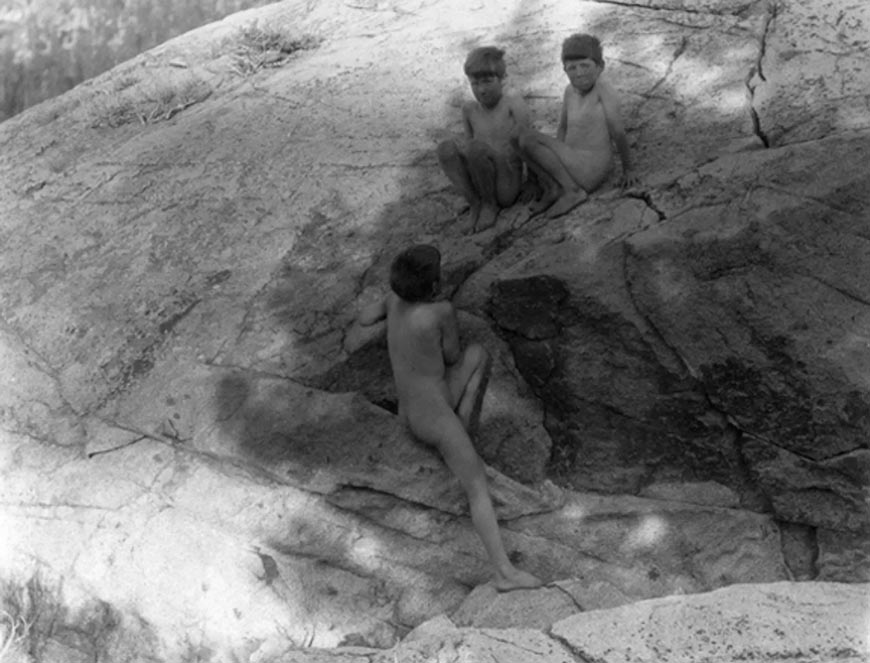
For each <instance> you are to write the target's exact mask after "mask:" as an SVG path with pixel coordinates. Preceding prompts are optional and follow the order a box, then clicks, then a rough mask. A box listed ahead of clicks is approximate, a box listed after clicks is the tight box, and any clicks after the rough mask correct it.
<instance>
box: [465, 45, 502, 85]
mask: <svg viewBox="0 0 870 663" xmlns="http://www.w3.org/2000/svg"><path fill="white" fill-rule="evenodd" d="M464 68H465V75H466V76H469V77H474V76H481V75H484V76H485V75H487V74H494V75H495V76H498V77H499V78H504V74H505V71H506V70H507V67H506V66H505V63H504V51H503V50H501V49H500V48H496V47H495V46H480V47H478V48H475V49H474V50H472V51H471V52H470V53H469V54H468V57H467V58H465V67H464Z"/></svg>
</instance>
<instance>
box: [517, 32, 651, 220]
mask: <svg viewBox="0 0 870 663" xmlns="http://www.w3.org/2000/svg"><path fill="white" fill-rule="evenodd" d="M562 66H563V68H564V70H565V73H566V74H567V75H568V80H569V81H570V83H569V85H568V86H567V87H566V88H565V94H564V97H563V101H562V115H561V118H560V119H559V129H558V131H557V133H556V138H552V137H550V136H545V135H544V134H542V133H540V132H537V131H531V130H529V131H524V132H523V133H522V134H521V135H520V137H519V148H520V152H521V153H522V155H523V159H525V161H526V163H527V164H528V166H529V169H530V170H531V171H532V172H534V173H535V175H536V176H537V179H538V181H539V182H540V183H541V185H542V187H543V189H544V193H543V195H542V196H541V199H540V200H539V201H538V202H536V203H534V204H533V205H532V207H531V210H530V211H531V213H532V216H534V215H535V214H540V213H542V212H544V211H547V210H549V211H547V216H548V217H549V218H555V217H558V216H561V215H563V214H566V213H568V212H569V211H571V210H572V209H574V208H575V207H577V205H579V204H580V203H582V202H583V201H584V200H586V198H587V197H588V194H589V192H590V191H593V190H595V189H596V188H598V187H599V186H600V185H601V184H602V182H604V180H605V179H606V177H607V175H608V174H609V172H610V168H611V165H612V153H611V147H610V141H611V140H612V141H613V142H614V143H616V149H617V150H618V151H619V156H620V158H621V160H622V181H621V183H620V185H621V186H622V187H628V186H634V185H635V184H636V183H637V181H636V177H635V175H634V172H633V171H632V166H631V157H630V155H629V150H628V140H627V139H626V137H625V129H624V128H623V124H622V116H621V114H620V110H619V100H618V98H617V95H616V93H615V92H614V90H613V88H611V87H610V85H608V84H607V82H606V81H604V80H602V79H601V72H602V71H604V59H603V57H602V53H601V44H600V43H599V41H598V39H597V38H596V37H593V36H591V35H586V34H574V35H571V36H570V37H568V38H567V39H566V40H565V41H564V42H563V44H562Z"/></svg>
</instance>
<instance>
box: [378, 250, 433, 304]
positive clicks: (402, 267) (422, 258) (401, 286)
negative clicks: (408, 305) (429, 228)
mask: <svg viewBox="0 0 870 663" xmlns="http://www.w3.org/2000/svg"><path fill="white" fill-rule="evenodd" d="M440 280H441V252H440V251H439V250H438V249H437V248H435V247H434V246H432V245H431V244H416V245H414V246H411V247H409V248H407V249H405V250H404V251H402V252H401V253H400V254H399V255H397V256H396V257H395V259H394V260H393V264H392V265H391V266H390V288H392V290H393V292H395V293H396V294H397V295H398V296H399V297H401V298H402V299H404V300H405V301H408V302H420V301H424V300H426V299H428V298H429V297H431V296H432V286H433V285H435V284H436V283H438V281H440Z"/></svg>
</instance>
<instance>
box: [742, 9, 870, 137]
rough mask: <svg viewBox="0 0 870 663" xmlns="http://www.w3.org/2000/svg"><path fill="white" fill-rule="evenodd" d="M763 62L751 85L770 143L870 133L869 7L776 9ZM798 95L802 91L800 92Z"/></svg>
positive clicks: (765, 41)
mask: <svg viewBox="0 0 870 663" xmlns="http://www.w3.org/2000/svg"><path fill="white" fill-rule="evenodd" d="M769 7H770V9H769V10H768V11H769V12H770V20H769V23H768V24H767V26H766V29H765V30H764V34H763V42H762V48H763V50H762V56H763V57H762V58H760V59H759V61H758V67H757V69H756V71H754V72H753V73H754V75H753V78H752V79H751V80H750V81H749V82H748V85H749V86H750V88H752V90H753V92H754V94H753V98H754V104H755V107H756V108H757V109H758V114H759V123H760V126H761V129H762V130H763V132H764V134H765V135H766V137H767V139H768V141H769V142H770V144H773V145H781V144H785V143H795V142H799V141H807V140H812V139H814V138H819V137H822V136H827V135H830V134H831V133H836V132H844V131H857V130H867V129H868V128H870V119H868V118H870V106H868V101H867V98H866V95H865V94H864V91H865V90H867V88H868V87H870V74H868V72H867V68H866V67H865V66H863V62H864V61H865V58H866V57H867V49H868V46H870V41H868V39H867V31H868V26H870V8H868V7H867V5H865V4H857V5H855V6H850V7H849V9H848V11H844V7H843V6H842V5H840V3H838V2H834V1H827V2H814V3H811V4H807V3H791V2H789V3H781V4H780V3H772V4H771V5H769ZM798 91H799V92H798Z"/></svg>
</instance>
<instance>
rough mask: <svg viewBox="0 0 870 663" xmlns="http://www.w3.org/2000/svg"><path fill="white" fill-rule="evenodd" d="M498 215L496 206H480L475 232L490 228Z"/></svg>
mask: <svg viewBox="0 0 870 663" xmlns="http://www.w3.org/2000/svg"><path fill="white" fill-rule="evenodd" d="M497 217H498V207H493V206H492V205H484V206H483V207H481V208H480V216H479V217H478V219H477V224H476V226H475V232H479V231H481V230H486V229H488V228H492V227H493V226H494V225H495V220H496V218H497Z"/></svg>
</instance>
